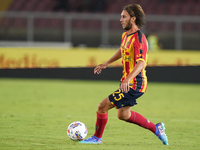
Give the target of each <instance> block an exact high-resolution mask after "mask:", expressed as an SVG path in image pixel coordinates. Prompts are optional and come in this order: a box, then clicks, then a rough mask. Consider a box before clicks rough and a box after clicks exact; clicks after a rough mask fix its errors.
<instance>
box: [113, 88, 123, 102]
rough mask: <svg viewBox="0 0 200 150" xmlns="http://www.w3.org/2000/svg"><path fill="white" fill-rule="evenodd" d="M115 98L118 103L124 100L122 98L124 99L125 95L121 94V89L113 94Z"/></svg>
mask: <svg viewBox="0 0 200 150" xmlns="http://www.w3.org/2000/svg"><path fill="white" fill-rule="evenodd" d="M112 95H113V97H114V99H115V100H116V101H119V100H121V99H122V97H124V94H123V93H121V90H120V89H118V90H117V91H116V92H114V93H113V94H112ZM116 95H117V97H118V98H117V97H116Z"/></svg>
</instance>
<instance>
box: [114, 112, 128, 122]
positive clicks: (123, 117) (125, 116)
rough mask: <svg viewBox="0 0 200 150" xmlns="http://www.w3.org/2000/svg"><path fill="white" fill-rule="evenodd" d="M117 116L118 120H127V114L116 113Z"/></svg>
mask: <svg viewBox="0 0 200 150" xmlns="http://www.w3.org/2000/svg"><path fill="white" fill-rule="evenodd" d="M117 117H118V119H119V120H123V121H127V120H128V119H129V116H127V115H126V114H124V113H118V114H117Z"/></svg>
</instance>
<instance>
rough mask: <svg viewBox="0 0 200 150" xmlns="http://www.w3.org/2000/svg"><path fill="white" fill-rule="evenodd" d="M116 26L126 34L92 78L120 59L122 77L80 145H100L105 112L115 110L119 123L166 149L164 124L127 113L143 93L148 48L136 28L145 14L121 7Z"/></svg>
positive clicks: (137, 9)
mask: <svg viewBox="0 0 200 150" xmlns="http://www.w3.org/2000/svg"><path fill="white" fill-rule="evenodd" d="M120 22H121V24H122V28H123V29H124V30H126V32H124V33H123V34H122V40H121V46H120V48H119V49H118V50H117V52H116V53H115V54H114V55H113V56H112V57H111V58H110V59H109V60H108V61H107V62H106V63H104V64H100V65H98V66H97V67H96V68H95V69H94V74H100V73H101V71H102V69H105V68H106V67H107V66H108V65H109V64H111V63H113V62H114V61H116V60H118V59H120V58H122V65H123V75H122V78H121V84H120V86H119V88H118V89H117V90H116V91H115V92H113V93H112V94H111V95H109V96H108V97H106V98H105V99H104V100H103V101H102V102H101V103H100V104H99V105H98V110H97V120H96V130H95V133H94V135H93V136H92V137H90V138H88V139H85V140H83V141H80V143H86V144H99V143H102V135H103V132H104V129H105V126H106V123H107V120H108V111H109V110H110V109H112V108H114V107H115V108H117V113H118V114H117V115H118V118H119V119H120V120H123V121H126V122H129V123H132V124H136V125H139V126H141V127H143V128H145V129H148V130H150V131H151V132H153V133H154V134H155V135H156V136H157V137H158V138H159V139H160V140H161V141H162V143H163V144H164V145H168V139H167V136H166V134H165V127H164V123H162V122H161V123H158V124H154V123H152V122H150V121H149V120H147V119H146V118H145V117H143V116H142V115H141V114H139V113H137V112H134V111H131V107H132V106H134V105H136V104H137V102H136V99H137V98H139V97H140V96H142V95H143V94H144V93H145V92H146V88H147V77H146V71H145V67H146V65H147V50H148V44H147V40H146V37H145V35H144V34H143V33H142V32H141V30H140V28H141V27H142V26H143V25H144V24H145V14H144V12H143V10H142V8H141V6H140V5H138V4H130V5H127V6H125V7H124V9H123V11H122V13H121V19H120Z"/></svg>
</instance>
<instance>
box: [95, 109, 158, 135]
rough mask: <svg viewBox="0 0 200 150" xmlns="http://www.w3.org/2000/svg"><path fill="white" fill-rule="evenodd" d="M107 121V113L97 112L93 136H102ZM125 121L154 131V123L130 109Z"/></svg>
mask: <svg viewBox="0 0 200 150" xmlns="http://www.w3.org/2000/svg"><path fill="white" fill-rule="evenodd" d="M107 121H108V113H106V114H99V113H98V112H97V120H96V130H95V133H94V136H96V137H97V138H101V137H102V135H103V131H104V129H105V126H106V123H107ZM127 122H129V123H134V124H137V125H139V126H141V127H143V128H145V129H149V130H150V131H152V132H153V133H155V132H156V127H155V124H154V123H152V122H150V121H149V120H147V119H146V118H144V117H143V116H142V115H140V114H139V113H137V112H134V111H131V117H130V118H129V120H127Z"/></svg>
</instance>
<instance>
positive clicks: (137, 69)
mask: <svg viewBox="0 0 200 150" xmlns="http://www.w3.org/2000/svg"><path fill="white" fill-rule="evenodd" d="M144 67H145V62H144V61H143V60H139V61H138V62H137V64H136V65H135V67H134V69H133V70H132V72H131V73H130V74H129V75H128V76H127V77H126V78H125V79H124V81H123V82H122V83H121V85H120V89H121V90H122V92H124V93H127V92H128V91H129V83H130V80H131V79H133V78H135V77H136V76H137V75H138V74H139V73H140V72H141V71H142V69H144Z"/></svg>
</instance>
